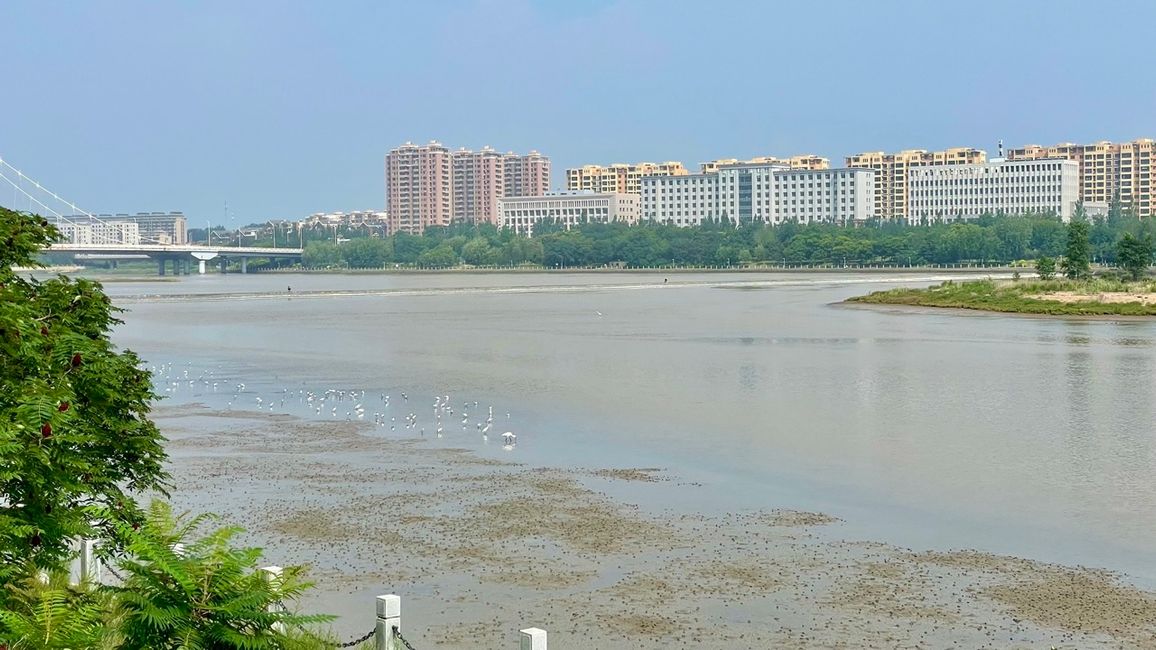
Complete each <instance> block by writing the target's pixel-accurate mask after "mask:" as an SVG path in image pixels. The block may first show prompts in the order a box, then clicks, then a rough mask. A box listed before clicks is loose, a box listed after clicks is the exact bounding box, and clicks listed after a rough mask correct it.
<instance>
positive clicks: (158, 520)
mask: <svg viewBox="0 0 1156 650" xmlns="http://www.w3.org/2000/svg"><path fill="white" fill-rule="evenodd" d="M57 237H58V234H57V231H56V230H55V229H54V228H53V227H52V226H50V225H49V224H48V223H47V222H46V221H45V220H44V219H41V218H39V217H36V216H35V215H31V214H26V213H20V212H14V211H11V210H6V209H3V208H0V647H2V648H10V649H11V650H16V649H18V648H20V649H23V648H52V649H57V648H59V649H61V650H63V649H65V648H70V649H80V648H110V649H112V648H116V649H120V650H126V649H127V650H138V649H140V650H143V649H144V648H161V649H165V650H167V649H172V650H176V649H178V648H180V649H188V650H194V649H204V650H264V649H270V650H271V649H273V648H292V647H301V648H306V647H311V648H317V647H320V646H321V645H322V644H319V643H317V642H316V641H315V640H313V639H311V638H310V637H309V636H308V635H302V634H299V633H297V632H295V631H294V632H291V631H290V627H292V630H297V629H298V628H297V627H296V626H300V625H305V624H310V623H315V622H320V621H323V620H327V618H326V617H319V616H313V617H309V616H298V615H296V614H291V613H288V612H285V611H281V610H280V609H277V608H274V607H272V606H273V605H275V604H277V603H280V602H282V601H285V600H291V599H293V598H295V597H296V596H298V595H299V594H300V593H301V591H302V590H303V589H304V588H305V587H306V585H305V584H303V583H302V582H301V580H300V577H299V576H300V569H299V568H289V569H286V570H285V573H284V574H283V576H282V577H281V579H279V580H267V579H266V577H265V576H264V575H263V574H262V573H261V572H259V571H257V570H256V566H257V562H258V559H259V557H260V552H259V551H258V550H257V549H234V548H232V547H231V546H230V540H231V538H232V536H233V535H234V534H235V533H236V532H237V531H236V529H231V528H225V529H221V530H218V531H213V532H210V533H209V534H207V535H205V536H203V537H201V538H200V539H190V538H191V537H192V533H193V532H194V531H195V529H197V528H198V527H199V526H200V525H201V524H202V523H204V522H205V521H206V519H205V518H203V517H202V518H193V519H191V520H182V519H179V518H173V517H172V516H171V512H170V511H169V509H168V507H167V506H166V505H164V504H163V502H160V501H158V502H156V503H155V504H154V506H153V507H152V508H151V509H150V511H149V512H148V513H147V515H146V513H145V512H143V511H142V510H141V509H140V508H139V506H137V504H136V501H135V500H134V496H135V495H136V494H140V493H142V492H156V493H160V494H164V493H165V490H166V488H167V487H168V485H167V482H168V475H167V474H166V473H165V471H164V469H163V463H164V461H165V458H166V457H165V453H164V451H163V448H162V447H161V442H162V441H163V438H162V437H161V435H160V433H159V432H158V431H157V428H156V426H155V425H154V424H153V423H152V422H151V421H150V420H149V419H148V412H149V408H150V406H151V403H152V401H153V400H155V399H157V396H156V395H154V394H153V392H152V386H151V376H150V374H149V373H148V372H147V371H145V370H143V369H141V367H140V366H141V361H140V359H139V358H138V357H137V356H136V355H135V354H133V353H132V352H130V351H123V352H118V351H117V350H116V349H114V348H113V346H112V344H111V343H110V341H109V339H108V332H109V329H110V328H111V327H112V326H113V325H114V324H116V323H118V322H119V321H118V320H116V318H115V317H114V314H115V313H116V312H117V311H118V310H117V309H116V308H114V307H112V306H111V305H110V303H109V300H108V298H107V297H106V296H105V295H104V293H103V291H102V290H101V287H100V285H99V284H98V283H95V282H91V281H86V280H72V279H69V278H66V277H63V276H61V277H56V278H53V279H50V280H43V281H42V280H37V279H34V278H30V277H26V276H25V275H23V274H20V273H17V272H16V271H14V270H13V267H25V268H35V267H36V266H37V262H36V259H35V255H36V253H37V251H39V250H41V249H43V248H44V247H45V246H47V245H48V244H49V243H51V242H52V241H54V240H56V239H57ZM77 538H100V539H101V540H102V541H103V543H104V552H105V553H106V554H107V555H108V556H109V559H110V560H113V559H115V561H116V562H117V565H118V566H119V567H120V569H121V570H122V571H123V572H124V573H125V581H124V584H123V585H122V586H120V587H105V586H97V585H91V584H87V583H82V584H81V585H79V586H76V587H73V586H70V585H69V584H68V569H69V563H70V561H71V559H72V558H73V555H74V553H73V552H72V551H71V550H70V548H69V542H70V541H71V540H73V539H77ZM181 545H184V549H183V550H180V549H181ZM45 577H47V580H45Z"/></svg>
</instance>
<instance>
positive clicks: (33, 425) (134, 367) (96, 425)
mask: <svg viewBox="0 0 1156 650" xmlns="http://www.w3.org/2000/svg"><path fill="white" fill-rule="evenodd" d="M56 238H57V231H56V229H55V228H53V227H52V226H51V225H49V224H48V223H47V222H46V221H44V220H43V219H41V218H39V217H35V216H33V215H28V214H23V213H17V212H12V211H10V210H6V209H3V208H0V583H2V582H3V581H4V580H5V579H9V578H16V577H19V575H20V574H22V573H23V574H30V573H33V572H35V571H36V570H40V569H44V570H49V569H52V568H54V567H58V566H60V565H61V563H62V562H64V561H65V560H67V558H68V556H69V553H70V550H69V540H71V539H75V538H79V537H98V536H112V535H114V534H115V531H116V529H117V526H118V525H119V524H132V523H139V522H140V521H141V519H142V516H143V515H142V513H141V512H140V511H139V509H138V508H137V507H136V503H135V501H134V500H133V499H132V497H131V493H132V492H142V491H149V490H152V491H163V490H164V489H165V487H166V480H167V476H166V474H165V472H164V469H163V467H162V464H163V462H164V460H165V453H164V450H163V449H162V448H161V442H162V440H163V438H162V437H161V435H160V433H159V432H158V431H157V428H156V426H155V425H154V424H153V423H152V422H151V421H150V420H149V419H148V418H147V417H146V414H147V413H148V410H149V405H150V403H151V401H152V400H153V399H155V398H156V396H155V395H154V394H153V392H152V381H151V377H150V376H149V374H148V373H147V372H145V371H144V370H142V369H140V366H141V361H140V359H139V358H138V357H137V356H136V355H135V354H133V353H132V352H130V351H124V352H118V351H116V350H115V349H114V348H113V346H112V343H111V341H110V340H109V337H108V332H109V329H110V328H111V327H112V326H113V325H114V324H115V323H117V322H118V321H117V320H116V319H115V317H114V314H115V313H116V311H118V310H117V309H116V308H114V307H112V306H111V304H110V302H109V299H108V297H106V296H105V295H104V292H103V291H102V290H101V287H100V284H99V283H96V282H92V281H88V280H73V279H69V278H66V277H64V276H59V277H56V278H53V279H50V280H46V281H38V280H35V279H31V278H28V277H25V276H23V275H20V274H17V273H15V272H13V270H12V267H13V266H23V267H33V266H36V262H35V256H36V254H37V252H38V251H39V250H40V249H42V248H44V247H45V246H47V245H48V244H49V243H51V242H52V241H55V240H56Z"/></svg>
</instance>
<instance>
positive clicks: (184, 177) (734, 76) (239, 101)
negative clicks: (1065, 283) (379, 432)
mask: <svg viewBox="0 0 1156 650" xmlns="http://www.w3.org/2000/svg"><path fill="white" fill-rule="evenodd" d="M273 7H275V8H276V11H270V8H273ZM0 17H2V18H3V20H0V35H2V36H3V37H4V38H5V41H6V42H7V43H9V44H10V46H11V48H10V52H11V53H12V59H11V63H12V65H11V66H10V70H9V73H10V74H9V75H8V83H9V85H10V87H11V88H17V89H20V91H21V92H20V97H21V101H10V102H6V103H5V105H4V107H3V108H0V117H3V118H5V124H6V125H7V126H8V127H9V128H7V129H5V130H4V131H3V135H2V136H0V156H3V157H4V158H5V159H6V160H9V161H12V162H13V163H15V164H16V165H18V166H20V167H21V168H22V169H23V170H24V171H26V172H27V173H28V174H29V175H30V176H32V177H34V178H37V179H38V180H40V181H42V182H44V183H45V185H47V186H49V187H52V188H53V189H54V190H55V191H57V192H59V193H60V194H62V195H63V196H65V197H67V198H69V199H70V200H72V201H74V202H76V203H77V205H79V206H81V207H83V208H84V209H86V210H88V211H91V212H137V211H146V210H183V211H184V212H185V213H186V214H187V215H188V216H189V219H190V225H192V226H195V227H201V226H203V225H204V224H205V223H206V222H209V221H211V222H213V223H222V222H228V221H229V220H228V219H227V217H226V215H225V212H224V204H225V202H226V201H227V202H228V204H229V206H230V212H231V213H232V217H233V218H232V219H231V221H233V222H234V223H236V224H243V223H250V222H256V221H261V220H264V219H268V218H288V217H300V216H303V215H308V214H311V213H315V212H322V211H331V210H347V211H348V210H354V209H382V208H384V198H383V196H384V192H383V182H382V178H381V163H382V160H383V157H384V155H385V153H386V152H387V151H389V150H390V148H392V147H394V146H396V145H397V144H398V143H400V142H405V141H407V140H409V141H414V142H426V141H429V140H431V139H437V140H440V141H443V142H452V143H454V145H455V146H465V147H467V148H471V149H475V150H477V149H481V148H482V147H483V146H485V145H487V144H493V145H495V146H497V145H501V148H502V149H503V150H505V149H511V150H515V151H529V150H532V149H536V150H538V151H541V152H542V153H543V154H544V155H546V156H549V157H550V158H551V159H552V161H553V168H554V170H553V175H552V178H551V183H550V185H551V189H561V188H562V187H564V185H565V178H564V177H563V174H564V170H565V169H567V168H572V167H579V166H581V165H584V164H590V163H599V164H610V163H612V162H617V161H626V162H629V161H645V160H649V161H654V162H662V161H667V160H678V161H683V162H685V163H686V164H687V166H688V167H691V168H694V167H696V166H697V165H698V164H699V163H701V162H704V161H710V160H714V159H718V158H732V157H733V158H737V159H749V158H753V157H758V156H764V155H783V156H788V155H795V154H799V153H804V152H806V153H814V154H816V155H818V156H822V157H825V158H828V159H830V160H832V161H840V160H842V159H843V158H844V157H845V156H847V155H850V154H854V153H858V152H866V151H880V150H882V151H903V150H906V149H927V150H942V149H948V148H952V147H974V148H978V149H984V150H986V151H988V152H989V154H991V153H992V152H994V150H995V147H996V142H997V141H998V140H1001V139H1002V140H1003V141H1004V142H1005V143H1006V144H1007V146H1008V147H1009V148H1010V147H1021V146H1025V145H1028V144H1033V143H1034V144H1040V145H1043V146H1050V145H1052V144H1054V143H1059V142H1080V143H1092V142H1098V141H1101V140H1109V141H1112V142H1127V141H1132V140H1135V139H1137V138H1142V137H1150V136H1151V135H1153V134H1154V133H1156V129H1154V128H1153V125H1152V123H1151V117H1150V116H1151V108H1152V106H1154V105H1156V85H1154V84H1151V83H1146V82H1147V81H1150V80H1151V77H1152V73H1151V72H1149V71H1148V70H1147V69H1146V68H1144V67H1143V66H1140V67H1138V68H1135V67H1134V68H1130V69H1129V70H1128V72H1127V74H1126V75H1125V74H1124V73H1123V72H1120V73H1116V72H1113V71H1112V70H1109V69H1107V68H1106V67H1105V66H1102V65H1099V64H1097V63H1096V62H1097V61H1100V62H1102V61H1104V60H1116V59H1119V58H1127V57H1128V56H1131V55H1133V54H1134V52H1133V47H1132V46H1131V45H1130V44H1129V42H1128V41H1127V40H1126V39H1122V38H1119V39H1117V38H1108V37H1105V38H1104V39H1102V40H1101V41H1098V45H1097V47H1098V49H1097V52H1098V55H1097V57H1091V58H1092V59H1095V60H1088V59H1089V57H1087V56H1086V55H1087V52H1086V50H1085V49H1083V48H1080V47H1077V46H1073V45H1071V44H1068V43H1066V42H1055V41H1061V40H1062V39H1045V38H1038V39H1034V40H1033V41H1032V44H1031V46H1030V47H1028V46H1021V45H1017V43H1022V37H1023V35H1024V34H1030V33H1037V34H1045V33H1054V32H1058V31H1059V30H1061V29H1064V28H1066V26H1067V25H1070V24H1082V23H1091V22H1093V21H1095V22H1103V21H1109V22H1110V21H1113V20H1115V21H1118V22H1121V23H1125V24H1144V23H1146V22H1147V21H1149V20H1150V19H1152V18H1154V17H1156V8H1153V7H1149V6H1146V5H1135V4H1123V3H1115V4H1114V3H1108V4H1106V5H1104V6H1099V7H1096V8H1094V9H1093V8H1091V7H1088V6H1085V5H1083V4H1081V3H1075V2H1059V3H1037V2H1029V3H1022V5H1016V6H1008V5H1005V4H1004V3H997V2H977V3H971V4H969V5H968V6H967V7H966V8H964V7H948V6H940V5H931V4H927V3H911V2H890V3H881V4H877V5H872V6H870V7H867V6H861V5H858V4H856V3H852V2H834V3H832V4H831V5H830V6H825V7H790V6H780V5H772V4H769V3H768V4H766V5H763V4H754V3H752V4H738V5H735V6H733V7H731V8H730V10H729V11H728V13H727V14H726V15H725V16H723V15H720V14H718V13H717V8H712V7H710V6H702V5H700V4H699V3H673V4H672V3H663V2H657V1H652V0H642V1H640V2H631V3H625V2H609V1H601V2H575V3H552V2H541V1H538V2H536V1H531V0H513V1H510V2H492V1H491V2H485V1H477V2H476V1H468V2H467V1H463V2H449V3H445V4H440V5H438V6H424V5H423V6H412V5H407V4H402V3H388V4H380V3H370V2H364V3H347V4H346V3H343V4H342V5H340V6H329V5H320V4H310V3H286V4H281V3H278V4H277V5H273V4H270V3H252V4H247V5H243V6H234V5H232V4H227V3H207V4H200V5H198V6H197V7H195V8H194V7H183V6H179V5H172V6H170V5H153V4H150V3H144V2H132V1H129V2H124V3H117V4H113V5H100V6H95V5H94V6H45V5H42V4H40V3H33V2H13V3H6V5H5V7H4V8H3V9H2V10H0ZM820 21H821V22H820ZM789 24H812V25H821V26H822V29H816V30H804V29H782V28H781V26H783V25H789ZM403 27H404V28H403ZM949 33H950V34H954V33H966V34H967V39H966V43H964V45H965V46H964V47H960V48H954V49H953V51H951V52H947V51H942V52H932V53H930V54H928V53H927V52H926V50H925V49H919V48H916V49H917V51H918V52H919V56H902V57H899V59H900V60H897V59H896V53H902V52H908V51H911V47H914V46H909V45H906V44H907V43H909V42H910V41H909V39H908V38H907V37H909V36H911V35H916V36H919V35H923V36H925V37H928V38H933V37H934V38H938V37H936V36H934V35H936V34H940V35H943V34H949ZM61 34H64V35H66V36H67V38H61V37H60V35H61ZM880 37H882V38H880ZM869 38H870V39H874V40H876V41H881V42H890V43H893V44H895V47H894V48H890V49H887V48H882V47H879V46H872V47H867V46H866V45H865V43H867V42H868V39H869ZM47 42H51V43H52V44H53V45H52V47H44V46H43V44H44V43H47ZM576 42H580V43H582V46H581V47H578V46H576V45H575V43H576ZM917 42H922V41H918V40H917ZM901 46H902V47H901ZM422 48H425V50H423V49H422ZM945 49H946V48H945ZM426 50H428V51H429V52H431V53H432V54H431V56H429V57H425V58H422V57H409V58H407V59H406V61H407V63H406V65H399V64H398V59H397V57H396V54H397V53H401V52H406V53H414V52H422V51H426ZM143 51H148V53H149V56H140V54H141V52H143ZM527 51H534V52H535V55H534V56H533V57H525V56H524V53H525V52H527ZM790 52H803V53H802V54H798V55H791V54H789V53H790ZM478 53H482V54H484V55H486V56H477V54H478ZM577 53H581V54H582V56H581V57H576V56H574V55H575V54H577ZM772 53H773V54H774V55H773V56H772V55H771V54H772ZM1130 53H1131V54H1130ZM720 59H722V60H729V61H730V63H731V64H733V65H731V64H728V65H718V63H719V62H720ZM498 60H518V61H519V63H520V65H519V66H518V67H517V68H514V67H508V66H502V65H493V62H494V61H498ZM759 61H765V62H766V65H763V64H760V63H759ZM884 61H887V62H890V64H894V65H896V66H898V70H900V71H901V72H902V74H901V75H893V76H890V77H889V78H888V81H887V82H886V83H880V80H879V78H878V76H877V75H878V73H879V70H880V68H879V66H880V65H881V64H882V62H884ZM487 62H489V63H487ZM772 63H773V65H772ZM833 64H837V65H833ZM592 66H599V74H598V75H590V74H588V72H589V70H591V69H593V67H592ZM1089 79H1095V80H1096V81H1097V83H1095V84H1094V85H1092V84H1088V83H1087V82H1088V80H1089ZM760 80H765V83H751V82H752V81H755V82H759V81H760ZM833 80H834V81H837V83H832V81H833ZM897 97H898V98H899V100H898V101H897V100H896V98H897ZM82 105H83V106H84V109H83V110H80V109H78V106H82ZM592 115H603V116H609V118H610V119H606V118H605V117H603V118H600V119H599V120H591V119H590V117H591V116H592ZM0 202H2V203H4V204H7V203H9V202H12V198H11V196H10V195H9V196H7V197H5V195H4V193H0ZM16 207H20V206H19V203H18V202H17V205H16Z"/></svg>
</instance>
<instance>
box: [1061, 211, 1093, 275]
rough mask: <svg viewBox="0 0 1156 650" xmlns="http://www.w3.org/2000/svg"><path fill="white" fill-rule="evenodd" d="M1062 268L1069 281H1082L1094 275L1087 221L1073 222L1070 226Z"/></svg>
mask: <svg viewBox="0 0 1156 650" xmlns="http://www.w3.org/2000/svg"><path fill="white" fill-rule="evenodd" d="M1062 266H1063V269H1064V275H1065V276H1067V277H1068V279H1069V280H1082V279H1085V278H1088V277H1090V276H1091V275H1092V261H1091V247H1090V246H1089V244H1088V222H1087V221H1072V222H1071V223H1069V224H1068V243H1067V246H1066V247H1065V248H1064V260H1063V262H1062Z"/></svg>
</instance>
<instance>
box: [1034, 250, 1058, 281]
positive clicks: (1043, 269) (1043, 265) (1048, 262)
mask: <svg viewBox="0 0 1156 650" xmlns="http://www.w3.org/2000/svg"><path fill="white" fill-rule="evenodd" d="M1036 274H1037V275H1039V276H1040V279H1041V280H1051V279H1052V278H1054V277H1056V260H1054V259H1052V258H1050V257H1048V256H1047V255H1042V256H1040V257H1038V258H1036Z"/></svg>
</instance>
